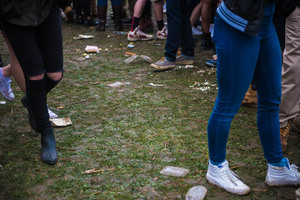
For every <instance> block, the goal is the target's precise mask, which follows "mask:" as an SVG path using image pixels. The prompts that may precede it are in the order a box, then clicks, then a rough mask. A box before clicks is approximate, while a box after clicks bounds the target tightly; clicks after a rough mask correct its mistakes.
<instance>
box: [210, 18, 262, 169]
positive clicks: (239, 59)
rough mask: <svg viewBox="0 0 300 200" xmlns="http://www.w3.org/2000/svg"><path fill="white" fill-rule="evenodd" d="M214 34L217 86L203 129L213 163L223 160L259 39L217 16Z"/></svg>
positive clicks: (253, 65)
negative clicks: (206, 125) (205, 125)
mask: <svg viewBox="0 0 300 200" xmlns="http://www.w3.org/2000/svg"><path fill="white" fill-rule="evenodd" d="M214 38H215V41H216V52H217V56H218V71H217V80H218V87H219V90H218V96H217V99H216V102H215V106H214V109H213V111H212V114H211V116H210V119H209V122H208V127H207V132H208V146H209V158H210V160H211V161H212V162H213V163H215V164H220V163H222V162H223V161H224V160H225V156H226V144H227V139H228V134H229V129H230V125H231V121H232V119H233V117H234V116H235V114H236V113H237V111H238V110H239V108H240V105H241V102H242V100H243V98H244V95H245V93H246V91H247V89H248V87H249V85H250V83H251V81H252V76H253V74H254V70H255V66H256V61H257V58H258V53H259V50H258V49H259V41H258V40H257V39H256V38H255V37H252V36H250V35H247V34H245V33H242V32H240V31H237V30H235V29H234V28H232V27H230V26H229V25H228V24H226V22H224V21H223V20H222V19H221V18H220V17H218V18H217V19H216V22H215V35H214ZM245 59H246V60H245Z"/></svg>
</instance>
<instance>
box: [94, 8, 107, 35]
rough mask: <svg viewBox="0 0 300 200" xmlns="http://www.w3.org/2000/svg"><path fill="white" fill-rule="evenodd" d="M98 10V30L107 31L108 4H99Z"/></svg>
mask: <svg viewBox="0 0 300 200" xmlns="http://www.w3.org/2000/svg"><path fill="white" fill-rule="evenodd" d="M97 11H98V19H99V23H98V25H97V26H96V30H98V31H105V24H106V12H107V6H98V7H97Z"/></svg>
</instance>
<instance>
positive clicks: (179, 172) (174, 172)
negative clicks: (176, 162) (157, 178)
mask: <svg viewBox="0 0 300 200" xmlns="http://www.w3.org/2000/svg"><path fill="white" fill-rule="evenodd" d="M189 171H190V170H188V169H185V168H181V167H173V166H167V167H165V168H163V169H162V170H161V171H160V173H161V174H163V175H167V176H176V177H185V176H186V175H187V174H188V173H189Z"/></svg>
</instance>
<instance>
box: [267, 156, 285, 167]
mask: <svg viewBox="0 0 300 200" xmlns="http://www.w3.org/2000/svg"><path fill="white" fill-rule="evenodd" d="M269 164H270V165H273V166H275V167H287V168H289V165H288V161H287V159H286V158H282V159H281V161H280V162H277V163H269Z"/></svg>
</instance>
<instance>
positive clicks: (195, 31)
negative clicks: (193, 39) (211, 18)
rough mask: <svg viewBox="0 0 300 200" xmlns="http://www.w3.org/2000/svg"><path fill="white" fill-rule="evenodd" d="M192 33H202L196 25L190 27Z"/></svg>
mask: <svg viewBox="0 0 300 200" xmlns="http://www.w3.org/2000/svg"><path fill="white" fill-rule="evenodd" d="M192 33H193V35H202V34H203V33H202V31H200V30H199V29H197V28H196V27H194V26H193V27H192Z"/></svg>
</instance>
